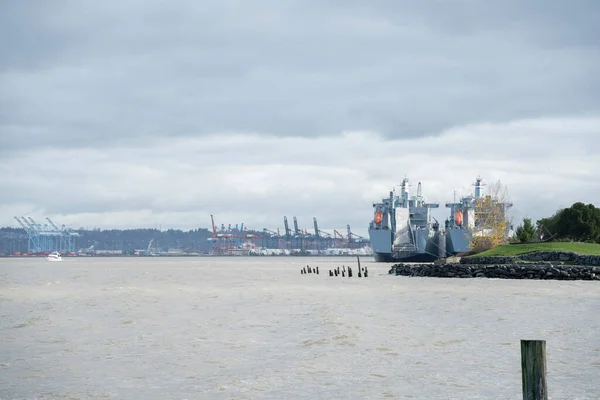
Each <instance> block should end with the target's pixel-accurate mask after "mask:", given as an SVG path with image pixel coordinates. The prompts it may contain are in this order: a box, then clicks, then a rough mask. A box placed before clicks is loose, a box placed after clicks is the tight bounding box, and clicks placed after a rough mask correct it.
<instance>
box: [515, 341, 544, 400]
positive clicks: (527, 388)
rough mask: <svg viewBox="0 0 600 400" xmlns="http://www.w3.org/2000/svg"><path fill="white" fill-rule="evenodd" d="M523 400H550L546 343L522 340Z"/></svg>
mask: <svg viewBox="0 0 600 400" xmlns="http://www.w3.org/2000/svg"><path fill="white" fill-rule="evenodd" d="M521 374H522V378H523V400H548V390H547V385H546V341H545V340H521Z"/></svg>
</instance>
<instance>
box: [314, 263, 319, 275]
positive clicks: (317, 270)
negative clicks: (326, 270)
mask: <svg viewBox="0 0 600 400" xmlns="http://www.w3.org/2000/svg"><path fill="white" fill-rule="evenodd" d="M315 271H316V272H317V275H319V266H318V265H317V269H316V270H315Z"/></svg>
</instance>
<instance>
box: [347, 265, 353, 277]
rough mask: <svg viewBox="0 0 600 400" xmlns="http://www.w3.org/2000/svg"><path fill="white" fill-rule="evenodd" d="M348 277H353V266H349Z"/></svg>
mask: <svg viewBox="0 0 600 400" xmlns="http://www.w3.org/2000/svg"><path fill="white" fill-rule="evenodd" d="M348 278H352V268H350V267H348Z"/></svg>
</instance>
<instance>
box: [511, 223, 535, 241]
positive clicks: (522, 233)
mask: <svg viewBox="0 0 600 400" xmlns="http://www.w3.org/2000/svg"><path fill="white" fill-rule="evenodd" d="M516 234H517V238H518V239H519V241H520V242H521V243H527V242H533V241H534V240H535V238H536V229H535V227H534V226H533V224H532V223H531V218H523V225H521V226H519V227H518V228H517V231H516Z"/></svg>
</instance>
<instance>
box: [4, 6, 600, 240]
mask: <svg viewBox="0 0 600 400" xmlns="http://www.w3.org/2000/svg"><path fill="white" fill-rule="evenodd" d="M599 37H600V2H598V1H597V0H571V1H566V0H564V1H563V0H556V1H552V2H548V1H542V0H529V1H527V2H522V1H517V0H505V1H503V2H483V1H476V0H456V1H448V2H441V1H419V2H415V1H405V0H370V1H356V0H344V1H342V0H332V1H327V2H324V1H310V0H296V1H294V0H255V1H242V0H237V1H236V0H205V1H194V0H189V1H185V0H169V1H160V0H128V1H119V2H117V1H114V2H99V1H95V0H69V1H68V0H56V1H54V2H40V1H34V0H20V1H15V2H1V3H0V49H2V57H0V226H15V227H17V226H18V225H17V223H16V221H15V220H14V218H13V217H14V216H31V217H33V218H34V219H37V220H39V221H38V222H40V221H43V220H44V219H45V217H50V218H52V219H53V220H54V221H55V222H56V223H58V224H66V225H69V226H71V227H73V228H79V227H84V228H88V229H92V228H102V229H110V228H121V229H127V228H159V227H160V228H161V229H163V230H164V229H168V228H175V229H184V230H188V229H196V228H199V227H201V228H209V227H210V224H211V218H210V215H211V214H213V215H214V218H215V222H216V224H217V225H220V224H225V225H227V224H232V225H235V224H240V223H244V225H245V226H247V227H248V228H249V229H258V230H262V229H263V228H269V229H272V230H275V229H277V228H280V229H283V216H284V215H285V216H287V217H288V220H289V221H290V223H291V222H292V218H293V216H296V217H297V218H298V222H299V225H300V228H305V229H307V230H309V231H310V230H311V229H312V218H313V217H317V219H318V221H319V225H320V227H321V228H322V229H323V230H328V229H329V230H331V229H334V228H335V229H345V227H346V225H347V224H350V225H351V227H352V230H353V231H354V232H355V233H357V234H359V235H364V236H366V234H367V227H368V223H369V221H371V220H372V218H373V209H372V203H373V202H374V201H379V200H380V199H381V198H382V197H384V196H386V194H388V193H389V191H390V190H391V189H392V187H393V186H394V185H399V184H400V182H401V181H402V179H403V178H404V177H408V178H409V179H410V180H411V182H412V183H413V186H412V187H411V190H413V191H416V185H417V183H418V182H422V186H423V194H424V196H425V198H426V200H427V201H429V202H439V203H440V205H441V208H440V209H438V210H435V213H434V216H436V217H437V218H438V219H440V220H441V219H444V218H446V217H447V216H448V213H449V210H448V209H446V208H444V203H445V202H448V201H451V200H452V199H453V197H454V196H455V194H456V196H457V197H459V196H461V195H467V194H470V193H472V191H473V186H472V183H473V182H474V180H475V178H476V177H477V176H478V175H480V176H481V177H482V178H483V179H484V182H487V183H493V182H496V181H500V182H501V183H502V185H503V186H504V187H505V188H506V189H507V193H508V200H510V201H511V202H512V203H513V204H514V207H513V218H514V219H515V221H516V222H517V223H518V222H519V221H520V220H521V219H522V218H523V217H531V218H533V219H534V220H537V219H539V218H543V217H547V216H550V215H552V214H553V213H554V212H556V211H557V210H558V209H560V208H564V207H569V206H570V205H572V204H573V203H574V202H577V201H582V202H584V203H586V204H587V203H593V204H596V206H600V201H599V198H600V179H599V178H600V168H599V167H600V161H599V158H598V157H597V152H598V150H597V149H598V148H599V147H600V79H598V71H600V40H598V38H599Z"/></svg>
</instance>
